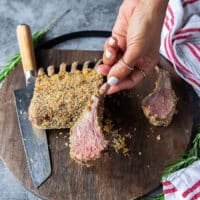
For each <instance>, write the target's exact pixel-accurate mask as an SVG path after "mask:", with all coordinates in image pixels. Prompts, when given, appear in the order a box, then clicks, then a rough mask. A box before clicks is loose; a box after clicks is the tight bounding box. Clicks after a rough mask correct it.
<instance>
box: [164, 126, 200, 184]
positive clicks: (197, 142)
mask: <svg viewBox="0 0 200 200" xmlns="http://www.w3.org/2000/svg"><path fill="white" fill-rule="evenodd" d="M199 151H200V130H198V132H197V135H196V137H195V139H194V140H193V142H192V145H191V148H190V150H189V151H188V152H187V153H186V154H184V155H183V156H182V157H181V158H180V159H179V160H178V161H176V162H175V163H173V164H171V165H169V166H168V168H167V169H166V170H165V171H164V173H163V176H162V180H165V179H166V178H167V177H168V176H169V174H171V173H173V172H175V171H177V170H179V169H182V168H185V167H188V166H189V165H191V164H192V163H193V162H194V161H196V160H199V158H200V155H199Z"/></svg>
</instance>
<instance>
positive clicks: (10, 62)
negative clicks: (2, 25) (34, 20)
mask: <svg viewBox="0 0 200 200" xmlns="http://www.w3.org/2000/svg"><path fill="white" fill-rule="evenodd" d="M69 11H70V10H69V9H66V10H65V11H64V12H63V13H61V14H60V15H59V16H57V17H55V18H54V19H53V20H52V21H51V22H50V23H49V24H48V25H47V26H46V27H44V28H43V29H42V30H41V31H38V32H36V33H34V34H33V36H32V37H33V45H34V47H37V45H38V42H39V41H40V40H41V38H43V37H44V35H45V34H46V33H47V32H48V31H49V30H50V29H51V28H52V27H53V26H54V25H55V24H56V22H57V21H59V20H60V19H61V18H62V17H63V16H64V15H65V14H66V13H68V12H69ZM20 61H21V56H20V54H19V53H16V55H14V56H11V57H9V58H8V59H7V60H6V65H5V66H3V69H2V70H1V71H0V82H1V81H3V80H4V79H5V78H6V77H7V76H8V75H9V73H10V72H11V71H12V70H14V68H15V67H16V65H17V64H19V63H20Z"/></svg>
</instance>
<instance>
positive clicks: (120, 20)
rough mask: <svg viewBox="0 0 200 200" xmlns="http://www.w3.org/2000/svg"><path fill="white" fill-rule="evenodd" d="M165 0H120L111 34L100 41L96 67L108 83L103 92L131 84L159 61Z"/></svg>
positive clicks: (131, 85)
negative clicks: (101, 46)
mask: <svg viewBox="0 0 200 200" xmlns="http://www.w3.org/2000/svg"><path fill="white" fill-rule="evenodd" d="M167 2H168V1H167V0H135V1H134V0H124V2H123V3H122V5H121V7H120V9H119V14H118V17H117V20H116V22H115V25H114V27H113V31H112V37H111V38H108V39H107V41H106V42H105V45H104V54H103V63H104V64H103V65H100V66H98V68H97V71H98V72H99V73H102V74H103V75H107V76H108V80H109V81H110V82H111V83H112V86H111V87H110V89H109V90H108V92H107V94H112V93H115V92H118V91H120V90H124V89H130V88H132V87H134V86H135V85H136V84H137V83H139V82H140V81H141V80H142V79H143V78H144V76H145V75H147V74H148V73H149V72H150V71H151V70H152V69H153V68H154V66H155V65H156V64H157V62H158V61H159V47H160V35H161V29H162V24H163V19H164V16H165V10H166V7H167ZM130 67H132V68H134V70H130ZM116 83H117V84H116ZM102 87H104V86H102Z"/></svg>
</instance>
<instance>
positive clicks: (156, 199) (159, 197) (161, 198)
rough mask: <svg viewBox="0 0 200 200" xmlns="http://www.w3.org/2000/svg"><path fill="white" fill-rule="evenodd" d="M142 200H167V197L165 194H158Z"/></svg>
mask: <svg viewBox="0 0 200 200" xmlns="http://www.w3.org/2000/svg"><path fill="white" fill-rule="evenodd" d="M140 200H165V197H164V195H163V194H157V195H155V196H152V197H145V198H141V199H140Z"/></svg>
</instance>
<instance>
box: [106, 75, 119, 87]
mask: <svg viewBox="0 0 200 200" xmlns="http://www.w3.org/2000/svg"><path fill="white" fill-rule="evenodd" d="M118 82H119V79H118V78H116V77H114V76H111V77H110V78H108V81H107V83H108V84H109V85H116V84H117V83H118Z"/></svg>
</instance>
